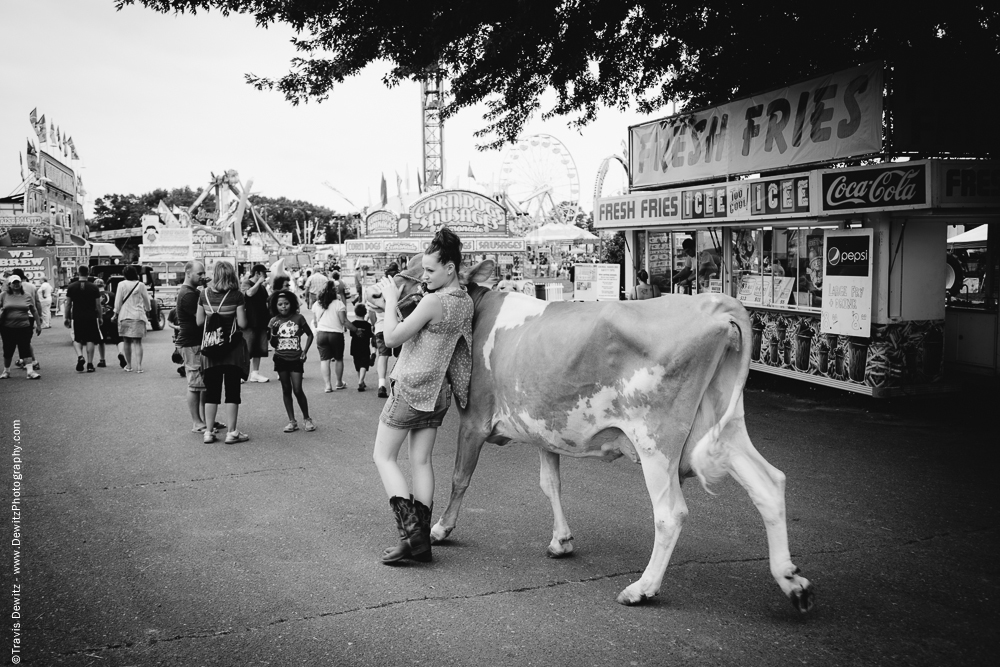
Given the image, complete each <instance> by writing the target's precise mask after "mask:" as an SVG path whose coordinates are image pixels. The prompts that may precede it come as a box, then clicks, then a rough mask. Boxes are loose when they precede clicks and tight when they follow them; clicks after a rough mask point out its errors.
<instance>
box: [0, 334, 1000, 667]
mask: <svg viewBox="0 0 1000 667" xmlns="http://www.w3.org/2000/svg"><path fill="white" fill-rule="evenodd" d="M172 349H173V347H172V344H171V342H170V334H169V332H166V331H164V332H154V333H151V334H149V336H148V337H147V338H146V361H145V364H144V365H145V368H146V369H147V372H146V373H143V374H142V375H137V374H134V373H124V372H122V371H121V370H120V369H119V368H118V365H117V363H116V361H115V360H114V355H113V354H112V355H111V356H112V358H111V359H110V360H109V361H110V367H109V368H107V369H99V370H98V372H96V373H91V374H87V373H76V372H75V370H74V364H75V355H74V353H73V351H72V347H71V345H70V343H69V333H68V331H67V330H66V329H64V328H63V327H62V322H61V320H60V319H58V318H57V319H56V320H54V328H53V329H49V330H46V331H45V332H44V333H43V335H42V337H41V339H40V341H38V343H37V344H36V350H37V354H38V356H39V358H40V360H41V363H42V368H41V373H42V379H41V380H39V381H27V380H25V379H24V373H23V371H18V372H15V373H14V377H13V378H11V379H9V380H4V381H0V413H2V415H3V420H2V421H3V422H4V425H3V428H4V430H5V433H4V435H3V442H4V450H3V460H4V464H3V465H4V469H3V470H2V473H3V475H4V477H5V479H6V480H7V482H6V483H5V485H4V489H5V491H4V493H5V494H6V496H7V497H6V498H5V502H4V504H5V505H8V504H9V501H10V502H12V501H13V500H14V492H15V483H16V482H17V481H19V483H20V488H19V493H20V496H19V500H20V504H19V506H20V508H21V512H20V515H19V517H20V518H19V523H17V522H15V520H14V515H13V513H11V516H10V517H9V518H8V519H6V520H5V522H4V524H5V525H6V526H7V527H6V528H5V537H4V539H3V543H4V545H5V546H4V551H3V554H4V555H3V563H4V564H3V565H2V566H0V573H2V574H0V576H2V579H3V583H2V585H3V586H4V587H6V589H7V590H8V591H16V592H14V593H11V594H10V595H9V596H8V599H7V602H6V605H7V606H6V608H5V612H6V613H4V620H3V625H4V633H3V637H4V642H5V645H4V646H3V647H0V653H2V655H3V657H4V660H5V662H6V663H7V664H11V663H12V662H13V658H19V659H20V664H23V665H102V666H112V665H136V666H143V667H145V666H147V665H185V666H187V665H233V666H241V667H242V666H251V665H352V666H353V665H358V666H377V665H432V664H433V665H482V664H486V665H545V666H546V667H555V666H560V665H567V666H569V665H572V666H574V667H582V666H586V665H597V666H600V665H637V666H638V665H642V666H646V665H741V666H743V665H750V666H760V667H765V666H771V665H800V664H804V665H858V666H861V665H927V666H931V665H934V666H937V665H987V664H989V665H993V664H995V660H996V653H997V650H998V649H1000V637H998V635H1000V630H998V628H1000V622H998V620H1000V613H998V611H1000V590H998V583H1000V566H998V556H1000V550H998V544H1000V540H998V517H1000V503H998V500H1000V492H998V484H997V481H996V474H997V470H998V469H1000V467H998V466H997V463H998V460H997V459H998V457H997V447H998V444H1000V438H998V437H997V436H996V429H995V427H994V426H993V423H992V419H993V418H995V417H996V414H997V411H998V408H1000V401H998V400H997V399H998V395H997V393H996V390H995V389H977V390H975V391H967V392H964V393H961V394H956V395H952V396H947V397H915V398H907V399H892V400H888V401H877V400H873V399H870V398H866V397H860V396H853V395H849V394H845V393H842V392H837V391H834V390H829V389H825V388H813V387H809V386H806V385H802V384H796V383H792V382H789V381H785V380H782V379H780V378H769V377H761V376H757V375H755V376H752V377H751V380H750V383H749V385H748V387H747V391H746V410H747V415H748V416H747V421H748V430H749V432H750V436H751V438H752V439H753V440H754V442H755V444H756V446H757V448H758V449H759V450H760V451H761V453H762V454H763V455H764V456H765V457H766V458H767V459H768V460H769V461H770V462H771V463H773V464H774V465H775V466H777V467H778V468H780V469H781V470H783V471H784V472H785V474H786V475H787V477H788V483H787V490H786V498H787V512H788V531H789V539H790V544H791V550H792V556H793V560H794V561H795V563H796V564H797V565H798V566H799V567H800V568H801V569H802V573H803V575H804V576H805V577H807V578H809V579H810V581H811V582H812V583H813V585H814V587H815V591H816V594H817V606H816V608H815V609H814V610H813V611H812V612H811V613H810V614H808V615H800V614H799V613H798V612H796V611H795V610H794V609H793V607H792V606H791V604H790V603H789V602H788V601H787V600H786V599H785V597H784V596H783V595H782V594H781V592H780V590H779V588H778V586H777V585H776V584H775V582H774V580H773V579H772V578H771V575H770V573H769V570H768V565H767V544H766V538H765V534H764V529H763V524H762V521H761V519H760V515H759V514H758V513H757V512H756V510H755V508H754V507H753V505H752V503H751V502H750V500H749V498H748V497H747V495H746V493H745V492H744V491H743V489H742V488H741V487H739V486H738V485H737V484H736V483H735V482H733V481H732V480H725V481H723V482H721V483H719V484H718V486H717V487H715V488H714V489H713V490H714V491H715V492H716V495H711V494H709V493H706V492H705V491H704V490H703V489H702V488H701V487H700V486H699V485H698V484H697V483H693V482H688V483H687V484H686V485H685V487H684V491H685V497H686V499H687V503H688V506H689V509H690V514H689V516H688V518H687V521H686V523H685V526H684V530H683V532H682V534H681V537H680V540H679V542H678V545H677V548H676V549H675V551H674V554H673V558H672V560H671V563H670V566H669V567H668V569H667V573H666V576H665V578H664V582H663V586H662V589H661V591H660V594H659V596H658V597H656V598H655V599H653V600H652V601H650V602H648V603H646V604H644V605H642V606H638V607H623V606H620V605H618V604H617V603H616V602H615V596H616V595H617V594H618V592H619V591H621V590H622V589H623V588H624V587H625V586H627V585H628V584H629V583H631V582H633V581H635V580H636V579H637V578H638V577H639V575H640V574H641V572H642V570H643V569H644V568H645V566H646V563H647V561H648V559H649V556H650V552H651V549H652V541H653V524H652V511H651V507H650V501H649V498H648V495H647V493H646V490H645V486H644V483H643V480H642V474H641V470H640V468H639V467H638V466H636V465H633V464H631V463H629V462H627V460H625V459H620V460H618V461H616V462H613V463H601V462H594V461H577V460H572V459H563V465H562V470H563V500H564V507H565V510H566V513H567V517H568V520H569V523H570V526H571V527H572V529H573V534H574V537H575V541H574V545H575V548H576V553H575V555H574V556H573V557H572V558H567V559H562V560H551V559H548V558H546V557H545V548H546V545H547V544H548V541H549V539H550V537H551V527H552V518H551V511H550V509H549V504H548V501H547V500H546V498H545V496H544V495H543V494H542V493H541V491H540V490H539V488H538V456H537V454H536V453H535V451H534V450H533V449H532V448H530V447H526V446H520V445H511V446H507V447H497V446H493V445H487V446H486V448H485V449H484V452H483V456H482V458H481V460H480V465H479V469H478V471H477V473H476V475H475V477H474V478H473V480H472V486H471V487H470V490H469V492H468V495H467V496H466V500H465V504H464V508H463V512H462V515H461V517H460V520H459V524H458V527H457V528H456V529H455V532H454V533H453V534H452V539H451V540H450V542H449V543H448V544H447V545H442V546H437V547H435V549H434V559H435V560H434V562H433V563H432V564H429V565H410V566H403V567H396V568H391V567H386V566H383V565H381V564H380V563H379V562H378V554H379V553H380V552H381V550H382V549H383V548H384V547H386V546H389V545H391V544H392V543H394V542H395V541H396V539H397V538H396V535H395V529H394V525H393V520H392V517H391V515H390V512H389V508H388V503H387V501H386V498H385V496H384V493H383V491H382V488H381V484H380V483H379V480H378V475H377V473H376V471H375V468H374V465H373V464H372V463H371V447H372V443H373V439H374V434H375V429H376V423H377V417H378V412H379V410H380V409H381V405H382V401H381V400H379V399H378V398H377V397H376V395H375V392H374V390H372V389H369V391H367V392H364V393H359V392H357V391H356V375H355V373H354V370H353V367H352V366H351V365H350V364H348V366H349V369H348V370H347V372H346V373H345V377H346V381H347V382H348V385H349V388H348V389H347V390H345V391H338V392H334V393H332V394H324V393H323V391H322V382H321V380H320V379H319V372H318V365H319V362H318V359H317V358H316V357H315V355H313V356H312V357H311V358H310V359H309V361H308V362H307V374H306V379H305V383H304V386H305V390H306V393H307V394H308V397H309V400H310V408H311V411H312V414H313V418H314V419H315V421H316V424H317V427H318V429H317V431H315V432H314V433H305V432H303V431H299V432H297V433H293V434H285V433H282V428H283V427H284V425H285V423H286V419H285V415H284V409H283V407H282V402H281V389H280V385H279V384H278V382H277V381H276V380H272V382H270V383H267V384H252V385H244V389H243V396H244V402H243V405H242V407H241V410H240V413H241V414H240V421H239V427H240V429H241V430H244V431H246V432H248V433H249V434H250V436H251V439H250V441H249V442H247V443H244V444H241V445H234V446H227V445H224V444H221V443H219V444H212V445H205V444H203V443H202V440H201V436H200V435H197V434H193V433H190V427H191V424H190V421H189V419H188V416H187V410H186V407H185V392H186V384H185V380H184V379H182V378H180V377H179V376H178V375H177V374H176V372H175V370H174V369H175V366H174V365H173V364H172V363H171V362H170V353H171V351H172ZM263 368H264V369H266V370H268V371H270V369H271V362H270V361H265V362H264V365H263ZM269 374H270V375H271V376H272V378H273V377H274V374H273V373H269ZM375 384H376V382H375V381H374V379H372V380H371V381H370V382H369V386H370V387H371V386H373V385H375ZM457 423H458V418H457V414H456V411H455V410H452V412H451V414H449V416H448V418H447V420H446V422H445V425H444V427H443V428H442V429H441V430H440V431H439V434H438V444H437V446H436V451H435V468H436V470H437V475H438V490H437V496H436V500H437V503H438V506H437V508H436V510H435V515H439V514H440V512H441V511H442V510H443V508H444V505H445V503H446V501H447V497H448V493H449V490H450V477H451V468H452V464H453V460H454V455H455V441H456V436H457ZM15 436H16V437H19V438H20V440H19V441H15ZM15 446H21V447H22V449H21V450H20V451H17V450H15ZM16 451H17V456H18V457H19V458H20V459H21V466H22V468H21V470H20V472H21V473H23V478H22V479H21V480H15V479H14V473H15V469H14V465H15V452H16ZM15 527H17V528H19V535H20V537H19V539H20V542H21V544H20V545H17V548H18V551H19V552H20V559H21V560H20V572H19V573H18V574H16V575H15V574H14V573H13V567H12V563H13V553H12V552H13V549H14V548H15V547H14V546H13V545H12V544H11V543H12V541H14V532H13V531H14V530H15ZM15 603H17V604H18V608H19V611H18V612H17V613H19V614H20V618H19V619H18V618H11V617H12V615H13V613H14V611H15V610H14V604H15ZM14 623H20V626H19V627H18V628H17V633H18V634H17V636H16V639H17V640H19V641H20V643H19V644H16V643H15V628H14ZM14 649H17V651H18V652H13V650H14Z"/></svg>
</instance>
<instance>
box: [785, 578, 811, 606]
mask: <svg viewBox="0 0 1000 667" xmlns="http://www.w3.org/2000/svg"><path fill="white" fill-rule="evenodd" d="M802 581H805V585H804V586H802V588H799V589H797V590H794V591H792V592H791V594H790V595H789V596H788V598H789V599H790V600H791V601H792V606H793V607H795V608H796V609H798V610H799V612H800V613H803V614H805V613H808V612H809V610H811V609H812V608H813V607H814V606H815V605H816V596H815V595H814V594H813V589H812V584H810V583H809V581H808V580H806V579H803V580H802Z"/></svg>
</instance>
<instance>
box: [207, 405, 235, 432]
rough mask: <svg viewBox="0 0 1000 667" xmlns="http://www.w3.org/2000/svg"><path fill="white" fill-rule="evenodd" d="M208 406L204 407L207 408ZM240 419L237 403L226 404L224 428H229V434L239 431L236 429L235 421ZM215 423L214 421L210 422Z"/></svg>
mask: <svg viewBox="0 0 1000 667" xmlns="http://www.w3.org/2000/svg"><path fill="white" fill-rule="evenodd" d="M207 407H208V406H206V408H207ZM205 416H206V417H208V410H207V409H206V410H205ZM239 417H240V404H239V403H226V426H227V427H228V428H229V432H230V433H235V432H236V431H238V430H239V429H238V428H236V420H238V419H239ZM211 423H212V424H214V423H215V420H213V421H212V422H211Z"/></svg>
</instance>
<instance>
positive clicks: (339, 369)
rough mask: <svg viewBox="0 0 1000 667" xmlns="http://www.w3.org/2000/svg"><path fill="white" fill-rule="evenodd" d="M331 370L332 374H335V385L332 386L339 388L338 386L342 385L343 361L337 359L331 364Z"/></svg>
mask: <svg viewBox="0 0 1000 667" xmlns="http://www.w3.org/2000/svg"><path fill="white" fill-rule="evenodd" d="M333 369H334V372H335V373H336V374H337V384H335V385H334V386H335V387H339V386H340V385H342V384H344V360H343V359H337V360H336V361H335V362H334V364H333Z"/></svg>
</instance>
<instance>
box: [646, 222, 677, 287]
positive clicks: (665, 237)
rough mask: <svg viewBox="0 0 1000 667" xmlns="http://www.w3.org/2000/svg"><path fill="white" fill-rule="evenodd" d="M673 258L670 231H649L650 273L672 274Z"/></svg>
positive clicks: (654, 274) (659, 274)
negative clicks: (671, 255)
mask: <svg viewBox="0 0 1000 667" xmlns="http://www.w3.org/2000/svg"><path fill="white" fill-rule="evenodd" d="M672 263H673V262H672V259H671V257H670V233H669V232H650V233H649V269H648V270H649V275H650V276H664V275H666V276H669V275H671V274H672Z"/></svg>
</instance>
